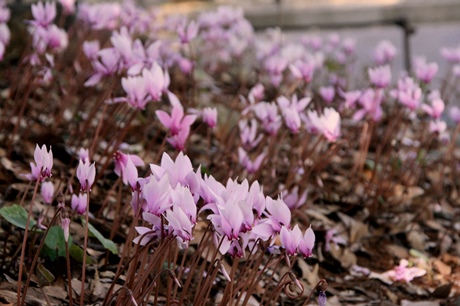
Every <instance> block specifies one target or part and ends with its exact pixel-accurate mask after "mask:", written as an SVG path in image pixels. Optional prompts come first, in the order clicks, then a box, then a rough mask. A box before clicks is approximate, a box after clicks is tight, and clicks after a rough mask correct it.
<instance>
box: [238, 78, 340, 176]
mask: <svg viewBox="0 0 460 306" xmlns="http://www.w3.org/2000/svg"><path fill="white" fill-rule="evenodd" d="M263 96H264V86H263V85H262V84H260V83H259V84H257V85H256V86H254V87H253V88H252V89H251V90H250V92H249V96H248V102H245V99H243V101H244V102H245V103H246V108H245V110H244V111H243V115H247V114H252V115H253V118H252V119H241V120H240V122H239V124H238V126H239V129H240V139H241V147H239V148H238V156H239V162H240V164H241V165H242V166H243V167H244V168H245V169H246V170H247V171H248V173H254V172H256V171H257V170H258V169H259V168H260V166H261V164H262V161H263V159H264V158H265V156H266V152H264V151H263V152H262V153H260V154H259V155H258V156H257V157H256V158H255V160H254V161H253V160H251V158H250V157H249V153H248V151H251V150H253V149H254V148H255V147H257V145H258V144H259V142H260V141H261V140H262V137H263V136H262V134H258V131H257V130H258V123H257V120H256V119H258V121H259V122H260V123H261V124H262V128H263V131H264V132H265V133H266V134H267V135H271V136H274V135H276V134H277V133H278V131H279V129H280V127H281V125H282V122H283V119H284V123H285V125H286V127H287V128H288V129H289V131H290V132H291V133H293V134H298V133H299V132H300V128H301V125H302V122H303V123H304V125H305V129H306V131H308V132H309V133H313V134H319V135H323V136H324V137H325V138H326V139H327V140H328V141H330V142H335V141H336V140H337V139H338V138H339V137H340V115H339V113H338V112H337V111H336V110H335V109H333V108H328V107H327V108H325V109H324V110H323V114H318V112H317V111H315V110H306V109H307V107H308V105H309V104H310V101H311V98H310V97H304V98H302V99H300V100H299V99H298V98H297V95H295V94H294V95H293V96H292V97H291V99H289V98H287V97H285V96H279V97H278V98H277V99H276V102H266V101H260V100H261V99H262V98H263ZM279 112H281V115H280V114H279ZM254 117H255V118H254Z"/></svg>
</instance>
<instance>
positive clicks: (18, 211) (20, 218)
mask: <svg viewBox="0 0 460 306" xmlns="http://www.w3.org/2000/svg"><path fill="white" fill-rule="evenodd" d="M0 215H2V217H3V218H5V220H6V221H8V222H10V223H11V224H13V225H14V226H17V227H20V228H22V229H26V223H27V211H26V210H25V209H24V207H22V206H19V205H17V204H14V205H13V206H7V207H2V208H0ZM35 225H37V222H36V221H35V220H34V219H32V218H30V223H29V229H31V228H33V227H34V226H35Z"/></svg>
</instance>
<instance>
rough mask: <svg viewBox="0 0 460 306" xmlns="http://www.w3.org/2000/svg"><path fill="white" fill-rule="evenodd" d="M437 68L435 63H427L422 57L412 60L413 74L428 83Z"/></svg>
mask: <svg viewBox="0 0 460 306" xmlns="http://www.w3.org/2000/svg"><path fill="white" fill-rule="evenodd" d="M438 69H439V68H438V64H437V63H435V62H432V63H428V62H427V61H426V58H424V57H417V58H415V60H414V71H415V76H416V77H417V79H419V80H420V81H422V82H424V83H430V82H431V80H432V79H433V77H434V76H435V75H436V73H437V72H438Z"/></svg>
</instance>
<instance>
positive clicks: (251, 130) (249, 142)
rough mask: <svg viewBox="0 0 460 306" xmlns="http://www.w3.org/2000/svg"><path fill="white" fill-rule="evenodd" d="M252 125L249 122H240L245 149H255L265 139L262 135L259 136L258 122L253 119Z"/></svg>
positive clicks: (241, 137)
mask: <svg viewBox="0 0 460 306" xmlns="http://www.w3.org/2000/svg"><path fill="white" fill-rule="evenodd" d="M250 123H251V124H249V121H247V120H241V121H240V122H238V127H239V129H240V139H241V143H242V145H243V146H244V147H245V148H255V147H256V146H257V145H258V144H259V142H260V141H261V140H262V137H263V136H262V135H261V134H259V135H257V121H256V120H255V119H252V120H251V121H250ZM256 136H257V137H256Z"/></svg>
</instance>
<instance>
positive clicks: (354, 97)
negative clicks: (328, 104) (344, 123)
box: [340, 90, 362, 109]
mask: <svg viewBox="0 0 460 306" xmlns="http://www.w3.org/2000/svg"><path fill="white" fill-rule="evenodd" d="M361 94H362V93H361V91H360V90H354V91H348V92H340V95H341V96H342V97H343V99H344V102H343V105H344V106H345V108H347V109H353V108H354V107H355V105H356V102H358V100H359V98H360V97H361Z"/></svg>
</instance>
